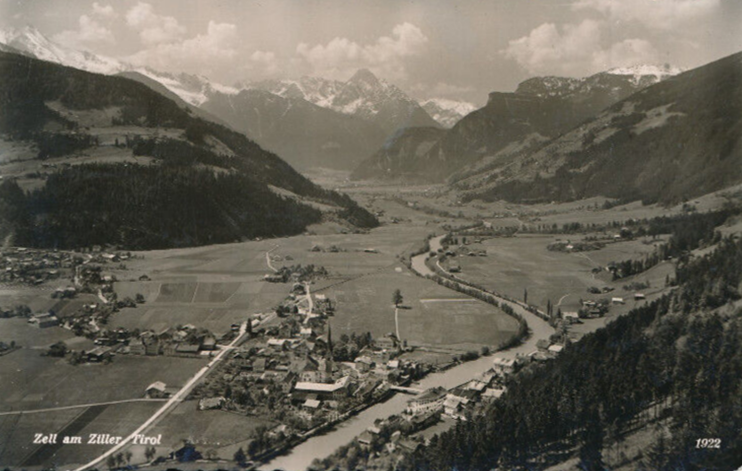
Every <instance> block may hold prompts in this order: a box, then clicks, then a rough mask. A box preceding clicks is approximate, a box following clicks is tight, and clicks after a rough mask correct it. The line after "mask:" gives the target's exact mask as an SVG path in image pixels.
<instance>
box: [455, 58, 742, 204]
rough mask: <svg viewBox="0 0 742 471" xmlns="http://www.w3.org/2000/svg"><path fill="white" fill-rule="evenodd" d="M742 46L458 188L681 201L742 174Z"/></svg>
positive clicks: (483, 194)
mask: <svg viewBox="0 0 742 471" xmlns="http://www.w3.org/2000/svg"><path fill="white" fill-rule="evenodd" d="M740 103H742V53H737V54H734V55H731V56H728V57H725V58H723V59H720V60H718V61H715V62H712V63H710V64H707V65H704V66H701V67H698V68H696V69H692V70H689V71H687V72H684V73H681V74H679V75H676V76H672V77H669V78H667V79H665V80H662V81H660V82H658V83H655V84H654V85H651V86H648V87H646V88H643V89H642V90H640V91H638V92H636V93H633V94H631V95H629V96H628V97H626V98H624V99H622V100H620V101H618V102H617V103H614V104H613V105H611V106H609V107H608V108H606V109H605V110H603V111H602V112H600V113H599V114H597V115H596V116H595V117H593V118H591V119H589V120H586V121H585V122H583V123H581V124H580V125H579V126H576V127H574V128H572V129H570V130H569V131H568V132H564V133H563V134H561V135H560V136H558V137H556V138H555V139H553V140H550V141H548V142H544V143H542V145H540V146H538V147H537V148H536V149H533V150H531V151H529V152H521V153H514V154H511V155H509V156H507V158H505V159H502V160H500V161H499V162H497V161H496V162H493V164H492V165H490V166H489V167H487V168H483V169H480V171H477V172H469V174H462V175H460V178H459V179H458V180H456V181H455V184H454V186H455V187H456V188H457V189H459V190H462V191H464V192H465V193H466V194H467V197H468V198H483V199H499V198H506V199H509V200H516V201H536V200H539V201H543V200H548V201H550V200H573V199H580V198H585V197H590V196H597V195H603V196H608V197H614V198H618V199H622V200H636V199H642V200H644V201H646V202H655V201H660V202H664V203H670V202H678V201H682V200H684V199H686V198H692V197H696V196H699V195H703V194H706V193H709V192H712V191H716V190H720V189H723V188H725V187H727V186H730V185H733V184H736V183H739V182H741V181H742V139H741V138H740V137H741V136H742V107H741V106H740Z"/></svg>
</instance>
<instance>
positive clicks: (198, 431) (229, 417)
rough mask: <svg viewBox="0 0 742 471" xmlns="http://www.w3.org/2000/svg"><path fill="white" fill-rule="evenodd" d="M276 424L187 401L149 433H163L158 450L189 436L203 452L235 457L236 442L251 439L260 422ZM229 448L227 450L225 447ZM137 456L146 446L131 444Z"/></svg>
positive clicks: (223, 456)
mask: <svg viewBox="0 0 742 471" xmlns="http://www.w3.org/2000/svg"><path fill="white" fill-rule="evenodd" d="M260 425H265V426H268V427H270V426H272V425H275V424H274V423H273V422H271V421H268V420H265V419H262V418H259V417H247V416H244V415H239V414H233V413H231V412H224V411H218V410H211V411H199V410H198V401H185V402H183V403H182V404H180V405H178V406H177V407H176V408H175V410H173V411H172V412H171V413H170V414H168V416H167V417H166V418H165V419H163V420H162V421H160V422H159V423H158V424H157V425H155V426H154V427H152V428H151V429H150V430H148V431H147V435H150V436H152V435H158V434H162V445H163V446H162V447H159V448H158V452H160V453H161V454H165V453H167V452H169V451H170V450H171V449H172V448H173V447H176V446H178V445H180V444H182V443H183V440H188V441H190V442H191V443H194V444H196V446H197V448H198V449H199V450H200V451H201V452H202V453H204V452H206V451H207V450H214V451H215V452H216V453H217V456H219V457H222V458H226V459H232V457H233V456H234V452H235V451H236V448H235V450H232V451H230V450H231V447H232V445H234V444H239V443H243V442H245V441H247V440H249V439H250V438H251V436H252V433H253V430H255V429H256V428H257V427H258V426H260ZM224 450H227V451H224ZM131 451H132V452H133V453H134V454H135V457H140V456H143V454H144V447H137V446H133V447H131Z"/></svg>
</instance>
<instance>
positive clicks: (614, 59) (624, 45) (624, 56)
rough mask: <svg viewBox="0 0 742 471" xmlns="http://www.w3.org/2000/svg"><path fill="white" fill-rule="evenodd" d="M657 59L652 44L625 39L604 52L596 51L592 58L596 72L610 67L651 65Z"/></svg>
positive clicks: (657, 54) (640, 40)
mask: <svg viewBox="0 0 742 471" xmlns="http://www.w3.org/2000/svg"><path fill="white" fill-rule="evenodd" d="M658 59H659V53H658V52H657V49H655V48H654V46H653V45H652V43H650V42H649V41H647V40H645V39H637V38H633V39H625V40H623V41H621V42H618V43H616V44H614V45H613V46H611V47H610V49H607V50H604V51H598V52H596V53H595V56H594V58H593V65H594V66H595V68H596V69H597V70H601V71H602V70H606V69H610V68H612V67H625V66H632V65H638V64H653V63H656V62H657V61H658Z"/></svg>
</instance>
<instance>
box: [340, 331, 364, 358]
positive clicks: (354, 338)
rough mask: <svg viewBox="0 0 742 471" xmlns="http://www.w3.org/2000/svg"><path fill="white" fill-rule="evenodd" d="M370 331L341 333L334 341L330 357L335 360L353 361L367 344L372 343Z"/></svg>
mask: <svg viewBox="0 0 742 471" xmlns="http://www.w3.org/2000/svg"><path fill="white" fill-rule="evenodd" d="M373 341H374V339H373V337H372V336H371V332H366V333H365V334H360V335H356V333H355V332H351V334H350V336H348V335H347V334H343V335H341V336H340V339H339V341H337V342H335V344H334V345H333V347H332V359H333V360H335V361H353V360H355V359H356V357H357V356H358V353H359V352H360V351H361V350H363V349H364V348H366V347H368V346H369V345H372V344H373Z"/></svg>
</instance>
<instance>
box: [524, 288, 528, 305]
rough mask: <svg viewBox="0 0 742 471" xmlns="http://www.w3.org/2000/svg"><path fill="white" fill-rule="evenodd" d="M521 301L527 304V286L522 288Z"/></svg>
mask: <svg viewBox="0 0 742 471" xmlns="http://www.w3.org/2000/svg"><path fill="white" fill-rule="evenodd" d="M523 302H524V303H526V304H528V288H523Z"/></svg>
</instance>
